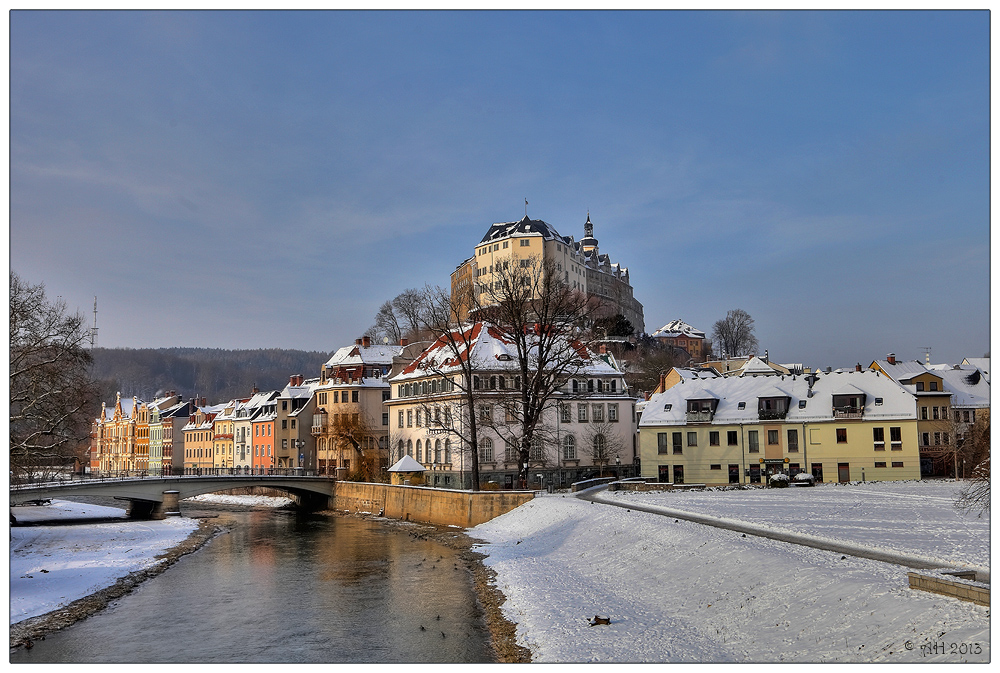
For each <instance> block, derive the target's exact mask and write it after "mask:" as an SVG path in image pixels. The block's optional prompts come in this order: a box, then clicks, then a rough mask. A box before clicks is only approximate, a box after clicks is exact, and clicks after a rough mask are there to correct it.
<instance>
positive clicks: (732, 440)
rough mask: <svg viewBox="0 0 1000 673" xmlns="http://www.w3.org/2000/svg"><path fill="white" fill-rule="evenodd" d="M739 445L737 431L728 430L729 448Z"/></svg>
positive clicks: (727, 441)
mask: <svg viewBox="0 0 1000 673" xmlns="http://www.w3.org/2000/svg"><path fill="white" fill-rule="evenodd" d="M739 443H740V440H739V433H737V432H736V430H727V431H726V445H727V446H736V445H738V444H739Z"/></svg>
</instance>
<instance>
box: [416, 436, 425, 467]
mask: <svg viewBox="0 0 1000 673" xmlns="http://www.w3.org/2000/svg"><path fill="white" fill-rule="evenodd" d="M423 446H424V445H423V443H421V441H420V440H419V439H418V440H417V462H418V463H422V462H424V449H423Z"/></svg>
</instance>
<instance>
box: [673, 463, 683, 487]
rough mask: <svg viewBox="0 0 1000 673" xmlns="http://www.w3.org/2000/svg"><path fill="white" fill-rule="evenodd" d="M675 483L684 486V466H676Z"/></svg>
mask: <svg viewBox="0 0 1000 673" xmlns="http://www.w3.org/2000/svg"><path fill="white" fill-rule="evenodd" d="M674 483H675V484H683V483H684V466H683V465H674Z"/></svg>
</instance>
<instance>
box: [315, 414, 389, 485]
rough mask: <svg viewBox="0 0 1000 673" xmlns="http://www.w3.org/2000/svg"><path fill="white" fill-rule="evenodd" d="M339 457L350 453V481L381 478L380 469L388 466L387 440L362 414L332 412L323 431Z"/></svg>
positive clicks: (380, 430) (381, 431)
mask: <svg viewBox="0 0 1000 673" xmlns="http://www.w3.org/2000/svg"><path fill="white" fill-rule="evenodd" d="M324 435H325V436H326V437H327V441H329V442H331V443H332V444H333V446H334V448H335V450H336V451H337V453H338V454H339V455H341V456H343V455H347V456H350V458H348V460H350V461H351V468H350V470H349V476H348V479H350V480H352V481H372V480H375V481H382V480H384V479H385V477H384V475H383V474H382V468H384V467H388V462H387V461H388V458H389V452H388V447H387V445H386V444H387V441H388V439H387V438H386V436H385V433H384V432H383V430H382V429H381V426H377V425H375V424H374V423H373V422H372V421H371V420H370V419H369V418H368V417H367V416H366V415H365V414H363V413H354V414H346V413H344V414H333V415H332V417H331V418H330V420H329V421H328V424H327V427H326V429H325V431H324Z"/></svg>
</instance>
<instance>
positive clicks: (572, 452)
mask: <svg viewBox="0 0 1000 673" xmlns="http://www.w3.org/2000/svg"><path fill="white" fill-rule="evenodd" d="M562 445H563V460H576V438H575V437H573V435H566V436H565V437H563V440H562Z"/></svg>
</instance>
